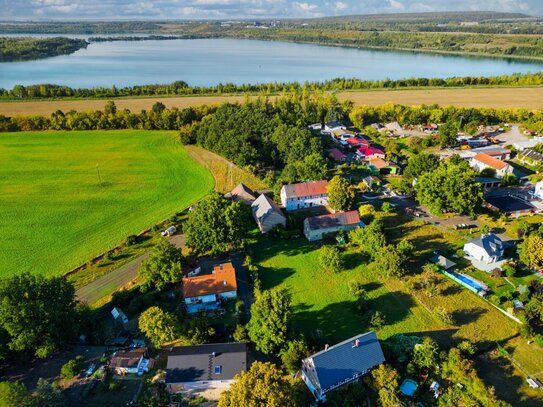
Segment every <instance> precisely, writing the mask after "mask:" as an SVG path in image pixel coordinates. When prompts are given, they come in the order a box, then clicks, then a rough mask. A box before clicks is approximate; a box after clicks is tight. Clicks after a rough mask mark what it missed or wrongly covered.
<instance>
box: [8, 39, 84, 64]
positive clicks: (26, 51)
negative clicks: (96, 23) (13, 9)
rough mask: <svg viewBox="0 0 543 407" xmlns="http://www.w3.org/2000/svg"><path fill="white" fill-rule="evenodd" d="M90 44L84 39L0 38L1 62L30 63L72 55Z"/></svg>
mask: <svg viewBox="0 0 543 407" xmlns="http://www.w3.org/2000/svg"><path fill="white" fill-rule="evenodd" d="M88 44H89V43H88V42H87V41H85V40H82V39H76V38H65V37H54V38H32V37H0V62H13V61H29V60H32V59H41V58H49V57H55V56H57V55H67V54H71V53H73V52H75V51H77V50H79V49H81V48H87V45H88Z"/></svg>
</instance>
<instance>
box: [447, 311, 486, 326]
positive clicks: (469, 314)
mask: <svg viewBox="0 0 543 407" xmlns="http://www.w3.org/2000/svg"><path fill="white" fill-rule="evenodd" d="M487 312H488V311H487V310H486V309H484V308H472V309H464V310H456V311H454V312H453V313H452V317H453V320H454V323H455V325H467V324H470V323H472V322H475V321H477V320H478V319H479V318H480V317H481V316H482V315H483V314H486V313H487Z"/></svg>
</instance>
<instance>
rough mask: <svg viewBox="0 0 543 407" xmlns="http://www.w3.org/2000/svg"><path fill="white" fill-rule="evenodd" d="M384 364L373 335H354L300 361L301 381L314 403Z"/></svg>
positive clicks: (375, 336) (376, 340) (379, 347)
mask: <svg viewBox="0 0 543 407" xmlns="http://www.w3.org/2000/svg"><path fill="white" fill-rule="evenodd" d="M384 361H385V357H384V355H383V351H382V349H381V345H380V344H379V340H378V339H377V335H376V334H375V332H367V333H365V334H360V335H356V336H353V337H352V338H350V339H347V340H346V341H343V342H341V343H338V344H337V345H334V346H330V347H328V346H327V347H326V348H325V349H324V350H323V351H320V352H318V353H315V354H314V355H312V356H309V357H308V358H306V359H304V360H303V361H302V379H303V381H304V382H305V384H306V386H307V387H308V388H309V390H310V391H311V393H312V394H313V396H315V398H316V399H317V400H319V401H320V400H325V399H326V393H328V392H329V391H331V390H334V389H337V388H338V387H341V386H343V385H345V384H348V383H351V382H354V381H356V380H358V379H359V378H360V377H362V376H364V375H365V374H367V373H368V372H369V371H370V370H371V369H372V368H374V367H375V366H377V365H380V364H381V363H383V362H384Z"/></svg>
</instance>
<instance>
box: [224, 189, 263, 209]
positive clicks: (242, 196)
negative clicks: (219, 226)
mask: <svg viewBox="0 0 543 407" xmlns="http://www.w3.org/2000/svg"><path fill="white" fill-rule="evenodd" d="M224 197H225V198H226V199H231V200H232V201H234V202H238V201H239V202H244V203H246V204H249V205H251V204H252V203H253V202H254V200H255V199H256V194H255V193H254V191H253V190H252V189H251V188H249V187H248V186H247V185H245V184H238V185H236V187H235V188H234V189H233V190H232V191H230V192H228V193H226V194H225V195H224Z"/></svg>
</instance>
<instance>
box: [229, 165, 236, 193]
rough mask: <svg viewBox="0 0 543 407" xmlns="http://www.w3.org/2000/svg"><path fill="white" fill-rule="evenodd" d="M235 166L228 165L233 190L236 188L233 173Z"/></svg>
mask: <svg viewBox="0 0 543 407" xmlns="http://www.w3.org/2000/svg"><path fill="white" fill-rule="evenodd" d="M233 166H234V164H232V163H230V162H229V163H228V175H229V176H230V185H231V186H232V188H234V187H235V185H234V171H232V167H233Z"/></svg>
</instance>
